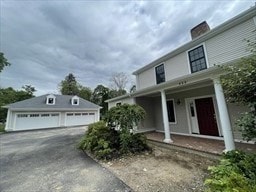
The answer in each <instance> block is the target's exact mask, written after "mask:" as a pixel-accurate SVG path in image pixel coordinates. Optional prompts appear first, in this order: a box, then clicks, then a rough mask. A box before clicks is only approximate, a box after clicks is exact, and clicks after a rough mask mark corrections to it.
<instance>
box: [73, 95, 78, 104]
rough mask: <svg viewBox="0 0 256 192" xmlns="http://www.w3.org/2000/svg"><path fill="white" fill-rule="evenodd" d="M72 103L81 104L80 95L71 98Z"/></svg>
mask: <svg viewBox="0 0 256 192" xmlns="http://www.w3.org/2000/svg"><path fill="white" fill-rule="evenodd" d="M71 103H72V105H79V97H77V96H74V97H72V100H71Z"/></svg>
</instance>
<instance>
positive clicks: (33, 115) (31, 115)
mask: <svg viewBox="0 0 256 192" xmlns="http://www.w3.org/2000/svg"><path fill="white" fill-rule="evenodd" d="M29 117H39V114H30V115H29Z"/></svg>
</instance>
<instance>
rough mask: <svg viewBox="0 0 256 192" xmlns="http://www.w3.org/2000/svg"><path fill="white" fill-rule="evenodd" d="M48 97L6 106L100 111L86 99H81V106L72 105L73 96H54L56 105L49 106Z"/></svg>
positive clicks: (11, 107) (43, 96)
mask: <svg viewBox="0 0 256 192" xmlns="http://www.w3.org/2000/svg"><path fill="white" fill-rule="evenodd" d="M47 96H48V94H47V95H42V96H39V97H33V98H31V99H26V100H23V101H19V102H16V103H12V104H9V105H6V106H4V107H5V108H9V109H23V110H24V109H35V110H36V109H41V110H47V109H56V110H61V109H62V110H64V109H70V110H72V109H80V110H81V109H99V108H101V107H100V106H98V105H96V104H94V103H92V102H90V101H87V100H85V99H82V98H80V97H78V98H79V105H72V104H71V99H72V97H74V96H73V95H54V96H55V97H56V100H55V104H54V105H47V104H46V98H47Z"/></svg>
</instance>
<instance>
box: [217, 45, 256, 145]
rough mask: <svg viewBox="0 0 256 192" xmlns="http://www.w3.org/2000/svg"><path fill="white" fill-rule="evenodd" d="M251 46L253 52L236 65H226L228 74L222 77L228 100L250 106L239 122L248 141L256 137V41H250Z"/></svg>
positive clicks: (225, 68)
mask: <svg viewBox="0 0 256 192" xmlns="http://www.w3.org/2000/svg"><path fill="white" fill-rule="evenodd" d="M249 48H250V51H251V52H252V54H251V55H250V56H249V57H245V58H242V59H241V60H239V61H238V62H237V63H235V64H234V65H230V66H224V67H223V69H224V70H226V72H227V74H226V75H224V76H222V78H221V82H222V85H223V88H224V93H225V95H226V98H227V100H228V101H229V102H233V103H240V104H243V105H246V106H248V107H249V108H250V111H249V112H247V113H244V114H243V115H242V116H241V118H240V119H238V122H237V125H238V126H239V127H240V129H241V130H242V135H243V138H244V139H246V140H247V141H250V140H252V139H253V138H256V41H255V42H250V41H249Z"/></svg>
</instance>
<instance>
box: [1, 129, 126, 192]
mask: <svg viewBox="0 0 256 192" xmlns="http://www.w3.org/2000/svg"><path fill="white" fill-rule="evenodd" d="M84 131H85V128H65V129H52V130H41V131H28V132H18V133H6V134H1V135H0V191H12V192H14V191H15V192H23V191H24V192H36V191H38V192H39V191H40V192H49V191H51V192H54V191H61V192H94V191H95V192H98V191H100V192H105V191H106V192H111V191H115V192H119V191H120V192H121V191H122V192H124V191H130V189H129V187H128V186H126V185H125V184H124V183H123V182H122V181H121V180H119V179H118V178H117V177H115V176H114V175H113V174H112V173H110V172H109V171H108V170H106V169H104V168H103V167H101V166H100V165H99V164H98V163H96V162H95V161H94V160H92V159H91V158H90V157H88V156H87V155H85V154H84V153H83V152H82V151H80V150H78V149H76V144H77V143H78V141H79V139H80V138H81V136H82V135H83V134H84Z"/></svg>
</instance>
